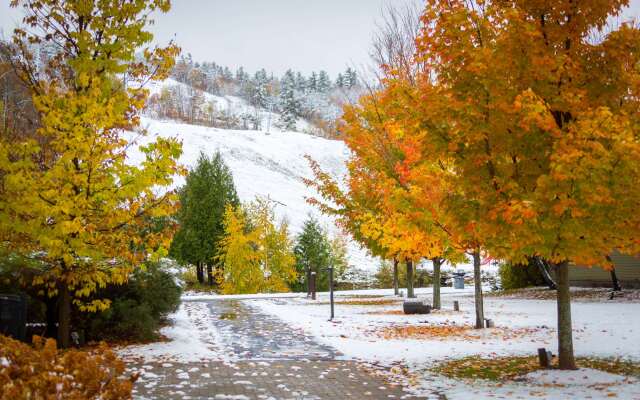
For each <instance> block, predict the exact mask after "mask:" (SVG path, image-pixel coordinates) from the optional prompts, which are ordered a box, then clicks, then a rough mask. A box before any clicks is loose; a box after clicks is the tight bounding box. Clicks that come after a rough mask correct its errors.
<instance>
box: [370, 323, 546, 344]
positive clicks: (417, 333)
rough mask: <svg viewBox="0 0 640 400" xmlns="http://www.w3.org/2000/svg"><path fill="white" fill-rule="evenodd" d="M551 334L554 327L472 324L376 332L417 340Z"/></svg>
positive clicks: (385, 337) (380, 330) (420, 326)
mask: <svg viewBox="0 0 640 400" xmlns="http://www.w3.org/2000/svg"><path fill="white" fill-rule="evenodd" d="M543 332H544V334H545V335H548V334H551V333H552V329H550V328H547V327H538V328H520V329H510V328H500V327H498V328H491V329H474V328H473V327H472V326H470V325H454V324H443V325H405V326H391V327H387V328H382V329H379V330H377V331H375V332H374V334H375V335H376V336H379V337H382V338H384V339H417V340H460V341H471V340H473V341H476V340H495V339H499V340H513V339H520V338H523V337H529V336H533V335H537V334H540V333H543Z"/></svg>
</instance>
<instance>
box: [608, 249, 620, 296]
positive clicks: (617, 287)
mask: <svg viewBox="0 0 640 400" xmlns="http://www.w3.org/2000/svg"><path fill="white" fill-rule="evenodd" d="M607 261H609V262H610V263H611V271H610V273H611V285H612V287H613V291H614V292H619V291H621V290H622V287H621V286H620V281H618V275H617V274H616V267H615V266H614V265H613V261H612V260H611V256H607Z"/></svg>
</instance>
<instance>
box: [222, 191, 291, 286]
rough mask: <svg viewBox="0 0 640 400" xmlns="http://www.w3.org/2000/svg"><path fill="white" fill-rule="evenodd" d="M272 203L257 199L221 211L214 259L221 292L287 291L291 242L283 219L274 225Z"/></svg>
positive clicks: (289, 278)
mask: <svg viewBox="0 0 640 400" xmlns="http://www.w3.org/2000/svg"><path fill="white" fill-rule="evenodd" d="M274 219H275V216H274V214H273V205H272V204H271V203H270V202H269V201H267V200H263V199H257V200H256V201H255V202H254V203H251V204H250V205H249V206H248V207H246V208H242V207H239V208H237V209H234V208H233V207H231V206H227V209H226V210H225V222H224V225H225V237H224V239H223V240H222V242H221V250H220V254H218V256H217V259H218V260H219V261H220V262H221V263H222V264H223V270H222V271H221V272H220V273H219V274H218V276H217V280H218V282H219V284H220V286H221V288H222V292H223V293H227V294H236V293H273V292H287V291H289V286H288V284H289V283H292V282H294V281H295V279H296V269H295V256H294V254H293V244H292V242H291V239H290V238H289V232H288V227H287V224H286V223H285V222H281V223H280V224H279V225H277V226H276V225H275V222H274Z"/></svg>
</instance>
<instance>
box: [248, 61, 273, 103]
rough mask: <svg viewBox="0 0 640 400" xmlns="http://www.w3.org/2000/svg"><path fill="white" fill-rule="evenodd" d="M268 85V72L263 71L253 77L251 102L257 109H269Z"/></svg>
mask: <svg viewBox="0 0 640 400" xmlns="http://www.w3.org/2000/svg"><path fill="white" fill-rule="evenodd" d="M268 84H269V78H268V77H267V71H265V70H264V69H261V70H260V71H258V72H256V73H255V75H254V77H253V95H252V97H251V102H252V104H253V105H255V106H256V107H260V108H267V105H268V102H269V91H268V87H267V85H268Z"/></svg>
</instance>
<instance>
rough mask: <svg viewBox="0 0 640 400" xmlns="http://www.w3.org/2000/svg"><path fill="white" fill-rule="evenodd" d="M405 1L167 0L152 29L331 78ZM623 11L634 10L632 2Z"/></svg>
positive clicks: (10, 21) (196, 50) (234, 63)
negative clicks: (386, 13) (389, 9)
mask: <svg viewBox="0 0 640 400" xmlns="http://www.w3.org/2000/svg"><path fill="white" fill-rule="evenodd" d="M408 1H411V0H174V1H173V2H172V3H173V7H172V9H171V11H170V12H169V14H166V15H160V16H158V17H156V25H155V26H154V27H153V28H152V30H153V31H154V33H155V34H156V39H157V41H158V42H159V43H166V42H167V41H169V40H171V39H172V38H175V39H176V41H177V43H178V44H179V45H180V46H181V47H182V48H183V52H184V53H185V54H187V53H191V54H192V56H193V58H194V60H196V61H215V62H217V63H218V64H221V65H227V66H229V67H231V68H233V69H235V68H236V67H238V66H244V67H245V69H246V70H247V71H248V72H253V71H255V70H257V69H259V68H263V67H264V68H266V69H267V70H268V71H270V72H275V73H276V74H281V73H282V72H284V71H285V70H286V69H288V68H292V69H294V70H300V71H303V72H306V73H308V72H310V71H313V70H320V69H325V70H327V71H329V73H331V74H332V75H334V76H335V75H336V74H337V73H338V72H340V71H342V70H344V69H345V68H346V67H347V66H355V67H361V66H363V65H364V64H366V63H368V62H369V56H368V53H369V49H370V45H371V36H372V33H373V31H374V30H375V22H376V20H378V19H379V17H380V13H381V10H382V8H383V7H384V6H385V5H386V4H397V5H400V4H404V3H405V2H408ZM0 2H1V3H2V5H0V28H3V30H4V35H5V37H6V36H8V35H9V34H10V33H11V30H12V29H13V27H14V26H15V23H16V22H17V21H19V20H20V13H19V12H17V11H16V10H10V9H9V7H8V3H9V1H8V0H0ZM631 3H632V8H631V9H630V10H628V12H627V15H631V16H638V15H640V0H631Z"/></svg>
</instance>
